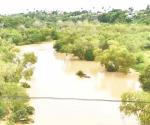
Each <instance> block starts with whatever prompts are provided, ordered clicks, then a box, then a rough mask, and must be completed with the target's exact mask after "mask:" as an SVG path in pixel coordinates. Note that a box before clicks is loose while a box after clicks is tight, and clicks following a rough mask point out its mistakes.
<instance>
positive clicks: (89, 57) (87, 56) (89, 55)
mask: <svg viewBox="0 0 150 125" xmlns="http://www.w3.org/2000/svg"><path fill="white" fill-rule="evenodd" d="M84 58H85V60H88V61H93V60H94V59H95V57H94V54H93V50H92V49H89V50H86V52H85V55H84Z"/></svg>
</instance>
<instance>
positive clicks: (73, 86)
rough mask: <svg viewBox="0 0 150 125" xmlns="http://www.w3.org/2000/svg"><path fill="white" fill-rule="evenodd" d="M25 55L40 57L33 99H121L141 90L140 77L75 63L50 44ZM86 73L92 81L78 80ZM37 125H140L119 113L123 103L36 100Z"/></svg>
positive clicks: (26, 48) (31, 91)
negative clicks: (79, 75) (129, 93)
mask: <svg viewBox="0 0 150 125" xmlns="http://www.w3.org/2000/svg"><path fill="white" fill-rule="evenodd" d="M20 48H21V52H30V51H32V52H34V53H35V54H36V56H37V57H38V61H37V63H36V65H35V70H34V75H33V78H32V80H31V89H29V95H30V96H32V97H48V96H54V97H62V98H63V97H70V98H72V97H74V98H91V99H92V98H100V99H120V97H121V95H122V94H123V93H124V92H126V91H130V90H139V82H138V74H137V73H135V72H131V73H129V74H127V75H125V74H122V73H108V72H106V71H104V68H103V67H101V66H100V64H99V63H97V62H88V61H79V60H76V59H73V60H71V59H70V56H69V55H67V56H66V55H65V54H59V53H56V52H55V51H54V49H53V47H52V44H50V43H43V44H37V45H26V46H22V47H20ZM78 70H83V71H84V72H85V73H86V74H88V75H89V76H90V78H82V79H81V78H79V77H78V76H76V72H77V71H78ZM31 105H33V106H34V108H35V114H34V117H33V119H34V123H32V124H30V125H138V122H137V120H136V117H134V116H130V117H127V116H125V115H123V113H121V112H120V111H119V105H120V103H115V102H88V101H75V100H50V99H33V100H31Z"/></svg>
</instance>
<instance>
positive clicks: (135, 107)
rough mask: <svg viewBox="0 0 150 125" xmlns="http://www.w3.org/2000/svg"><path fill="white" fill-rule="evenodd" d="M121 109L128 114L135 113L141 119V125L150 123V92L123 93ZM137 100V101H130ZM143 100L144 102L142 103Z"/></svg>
mask: <svg viewBox="0 0 150 125" xmlns="http://www.w3.org/2000/svg"><path fill="white" fill-rule="evenodd" d="M121 98H122V103H121V106H120V110H121V111H122V112H124V113H125V114H126V115H131V114H134V115H136V116H137V118H138V119H139V121H140V123H141V124H140V125H149V123H150V104H149V103H144V102H149V101H150V94H149V93H146V92H127V93H124V94H123V95H122V97H121ZM130 101H135V102H130ZM142 102H143V103H142Z"/></svg>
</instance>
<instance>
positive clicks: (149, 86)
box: [139, 64, 150, 91]
mask: <svg viewBox="0 0 150 125" xmlns="http://www.w3.org/2000/svg"><path fill="white" fill-rule="evenodd" d="M139 80H140V82H141V86H142V88H143V90H144V91H150V64H149V65H148V66H147V67H146V68H145V70H144V72H143V73H142V74H141V75H140V78H139Z"/></svg>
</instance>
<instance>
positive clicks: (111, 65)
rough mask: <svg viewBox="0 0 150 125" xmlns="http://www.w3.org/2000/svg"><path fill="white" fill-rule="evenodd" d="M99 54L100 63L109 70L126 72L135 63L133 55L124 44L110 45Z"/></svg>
mask: <svg viewBox="0 0 150 125" xmlns="http://www.w3.org/2000/svg"><path fill="white" fill-rule="evenodd" d="M100 54H101V55H100V56H99V60H100V62H101V64H103V65H105V68H106V69H107V71H110V72H116V71H121V72H128V70H129V68H131V66H132V65H133V64H135V57H134V55H133V54H132V53H130V52H129V51H128V50H127V49H126V48H125V47H124V46H119V45H111V46H110V47H109V49H107V50H104V51H103V52H102V53H100Z"/></svg>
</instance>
